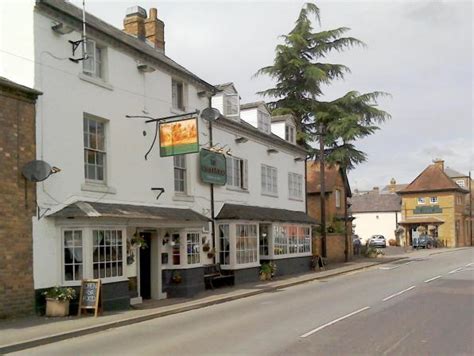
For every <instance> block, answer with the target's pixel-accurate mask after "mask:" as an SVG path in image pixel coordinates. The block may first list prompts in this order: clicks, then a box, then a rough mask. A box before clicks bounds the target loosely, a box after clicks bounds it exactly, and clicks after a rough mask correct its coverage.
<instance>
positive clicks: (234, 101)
mask: <svg viewBox="0 0 474 356" xmlns="http://www.w3.org/2000/svg"><path fill="white" fill-rule="evenodd" d="M239 108H240V103H239V95H238V94H225V95H224V115H225V116H239Z"/></svg>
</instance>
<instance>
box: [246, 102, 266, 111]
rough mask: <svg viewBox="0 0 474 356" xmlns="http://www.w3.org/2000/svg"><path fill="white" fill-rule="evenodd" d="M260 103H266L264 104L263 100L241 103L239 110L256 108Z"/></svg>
mask: <svg viewBox="0 0 474 356" xmlns="http://www.w3.org/2000/svg"><path fill="white" fill-rule="evenodd" d="M260 105H263V106H265V105H266V104H265V102H264V101H255V102H253V103H246V104H241V105H240V110H246V109H253V108H258V107H259V106H260Z"/></svg>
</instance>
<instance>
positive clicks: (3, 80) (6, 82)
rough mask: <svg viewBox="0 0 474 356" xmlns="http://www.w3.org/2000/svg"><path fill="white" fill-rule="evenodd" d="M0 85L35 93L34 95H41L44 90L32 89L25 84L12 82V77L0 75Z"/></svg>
mask: <svg viewBox="0 0 474 356" xmlns="http://www.w3.org/2000/svg"><path fill="white" fill-rule="evenodd" d="M0 86H3V87H6V88H9V89H14V90H19V91H22V92H24V93H27V94H33V95H35V96H36V95H41V94H43V93H42V92H40V91H38V90H35V89H31V88H30V87H25V86H24V85H21V84H18V83H15V82H12V81H11V80H10V79H7V78H5V77H0Z"/></svg>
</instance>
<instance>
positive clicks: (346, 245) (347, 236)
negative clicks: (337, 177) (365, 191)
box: [344, 172, 352, 262]
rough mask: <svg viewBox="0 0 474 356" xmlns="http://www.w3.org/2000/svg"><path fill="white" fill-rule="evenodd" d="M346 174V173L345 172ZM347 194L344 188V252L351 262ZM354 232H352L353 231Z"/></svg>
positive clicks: (346, 258)
mask: <svg viewBox="0 0 474 356" xmlns="http://www.w3.org/2000/svg"><path fill="white" fill-rule="evenodd" d="M344 174H345V172H344ZM347 220H348V218H347V192H346V187H344V239H345V250H344V255H345V261H346V262H348V261H349V246H350V244H349V234H348V233H347ZM351 232H352V231H351Z"/></svg>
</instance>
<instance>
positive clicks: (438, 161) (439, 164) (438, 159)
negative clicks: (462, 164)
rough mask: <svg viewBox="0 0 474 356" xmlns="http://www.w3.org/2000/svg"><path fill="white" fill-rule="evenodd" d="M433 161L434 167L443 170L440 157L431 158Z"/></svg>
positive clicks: (442, 162)
mask: <svg viewBox="0 0 474 356" xmlns="http://www.w3.org/2000/svg"><path fill="white" fill-rule="evenodd" d="M433 163H434V164H435V166H436V167H438V168H439V169H441V170H442V171H443V172H444V161H443V160H442V159H440V158H437V159H435V160H433Z"/></svg>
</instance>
